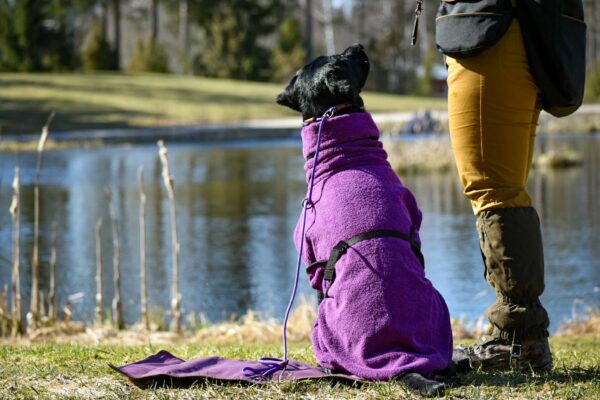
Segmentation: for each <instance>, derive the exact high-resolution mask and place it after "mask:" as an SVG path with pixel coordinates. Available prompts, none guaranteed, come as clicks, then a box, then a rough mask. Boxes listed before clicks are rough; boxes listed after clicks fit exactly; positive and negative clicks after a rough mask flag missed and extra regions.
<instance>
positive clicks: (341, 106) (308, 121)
mask: <svg viewBox="0 0 600 400" xmlns="http://www.w3.org/2000/svg"><path fill="white" fill-rule="evenodd" d="M353 106H354V104H351V103H344V104H338V105H337V106H334V107H331V108H330V109H329V110H327V111H326V112H325V114H327V113H329V112H331V110H333V113H332V114H330V115H328V118H331V117H333V116H334V115H335V114H336V113H337V112H338V111H342V110H343V109H345V108H349V107H353ZM358 108H359V110H361V111H364V110H365V107H358ZM322 119H323V117H318V118H316V117H311V118H309V119H305V120H304V121H302V126H307V125H310V124H312V123H313V122H319V121H321V120H322Z"/></svg>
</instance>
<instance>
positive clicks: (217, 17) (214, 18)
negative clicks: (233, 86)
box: [195, 0, 280, 80]
mask: <svg viewBox="0 0 600 400" xmlns="http://www.w3.org/2000/svg"><path fill="white" fill-rule="evenodd" d="M203 4H204V9H203V11H204V13H203V14H202V20H203V22H204V21H205V24H204V29H205V33H206V38H205V41H204V43H203V46H202V50H201V52H200V54H199V55H198V57H197V59H196V63H195V64H196V70H197V71H198V72H199V73H202V74H205V75H208V76H215V77H220V78H236V79H249V80H268V79H270V73H271V71H270V67H271V66H270V59H271V58H270V52H269V50H267V49H266V48H265V47H264V46H263V45H262V44H261V39H263V38H265V37H267V36H268V35H270V34H271V33H273V31H274V30H275V28H276V26H277V18H276V16H277V13H276V11H277V9H278V6H279V4H280V1H279V0H265V1H252V0H237V1H236V0H223V1H220V2H212V1H206V2H203ZM196 10H198V8H196Z"/></svg>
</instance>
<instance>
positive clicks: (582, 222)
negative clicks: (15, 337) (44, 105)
mask: <svg viewBox="0 0 600 400" xmlns="http://www.w3.org/2000/svg"><path fill="white" fill-rule="evenodd" d="M552 140H553V141H560V142H561V143H563V142H568V143H569V145H570V146H571V147H575V148H576V149H577V150H578V151H579V152H580V153H581V154H582V155H583V156H584V158H585V167H583V168H577V169H571V170H563V171H552V172H543V173H542V172H539V171H535V172H534V173H533V174H532V177H531V179H530V191H531V193H532V195H533V198H534V201H535V203H536V207H538V209H539V211H540V214H541V215H542V217H543V221H544V225H543V229H544V236H545V254H546V271H547V277H546V284H547V289H546V293H545V295H544V298H543V300H544V302H545V304H546V305H547V307H548V309H549V312H550V315H551V318H552V321H553V328H555V327H556V326H557V323H558V322H560V321H562V320H564V319H565V318H567V317H569V316H570V315H571V313H572V308H573V300H574V299H575V298H576V297H580V298H582V299H584V301H585V303H586V304H589V305H596V306H597V305H598V304H599V303H600V302H599V298H600V294H599V293H598V292H597V291H596V292H594V287H598V286H600V268H599V267H600V248H599V246H598V244H599V243H598V240H597V237H598V235H599V234H600V210H599V207H598V205H599V204H600V173H599V171H600V169H599V167H600V165H599V164H600V156H599V154H600V140H599V139H598V138H593V137H579V136H577V137H573V136H570V137H568V138H558V139H552ZM540 145H541V146H551V145H553V143H548V141H547V139H546V140H544V139H542V140H540ZM156 153H157V152H156V147H155V146H151V145H147V146H146V145H144V146H135V147H132V148H106V149H102V150H86V151H62V152H54V153H48V154H46V155H45V158H44V170H43V173H42V182H43V187H42V189H41V196H42V202H41V228H42V243H41V259H42V273H43V276H42V282H43V284H42V287H43V288H44V289H47V284H48V276H47V275H48V271H47V270H48V268H47V265H48V261H49V254H50V249H49V245H50V243H49V240H50V229H51V225H52V222H53V221H57V222H58V225H59V240H58V242H59V246H58V256H59V264H58V294H57V298H58V302H59V304H64V303H65V302H66V301H67V298H68V296H69V295H70V294H73V293H76V292H83V293H84V294H85V296H84V298H83V299H82V300H81V301H80V302H78V303H76V304H75V305H74V308H75V315H74V317H75V318H77V319H82V320H87V321H90V320H92V318H93V307H94V292H95V283H94V274H95V243H94V227H95V223H96V220H97V219H98V218H103V219H104V222H105V229H104V231H103V236H102V247H103V261H104V262H103V268H104V281H105V284H104V291H105V292H104V296H105V301H106V304H105V306H106V308H107V309H108V308H109V307H110V298H111V296H112V244H111V240H112V239H111V234H110V229H108V227H109V219H108V206H107V202H106V199H105V196H104V195H103V192H102V188H103V187H104V186H108V187H109V188H110V189H111V191H112V192H113V197H114V201H115V207H116V210H117V214H118V217H119V233H120V240H121V247H122V254H121V260H122V268H123V272H122V282H123V283H122V285H123V302H124V305H125V307H124V311H125V319H126V321H127V322H128V323H132V322H134V321H135V320H137V319H138V318H139V307H138V304H139V273H138V269H139V229H138V204H139V200H138V198H139V193H138V189H137V169H138V167H139V166H140V165H142V166H143V167H144V170H145V176H146V194H147V205H146V214H147V222H146V226H147V233H146V240H147V252H148V254H147V263H148V280H149V287H148V292H149V296H150V302H151V305H152V306H154V307H160V308H163V309H168V308H169V304H170V302H169V291H170V276H171V275H170V266H171V253H170V243H171V239H170V225H169V214H168V203H167V199H166V193H165V190H164V188H163V187H162V182H161V176H160V174H161V169H160V168H161V166H160V161H159V160H158V157H157V155H156ZM169 153H170V160H171V164H172V165H171V167H172V174H173V175H174V177H175V181H176V183H175V196H176V200H177V213H178V226H179V237H180V242H181V256H180V259H181V291H182V307H183V311H184V315H185V314H188V313H192V312H193V313H203V314H205V315H206V316H207V317H208V318H209V319H210V320H213V321H215V320H221V319H226V318H228V317H229V316H230V315H231V314H233V313H237V314H241V313H244V312H245V311H246V310H247V309H248V308H253V309H257V310H261V311H264V312H265V313H266V314H268V315H273V316H281V315H282V314H283V311H284V309H285V306H286V304H287V300H288V296H289V292H290V289H291V285H292V283H293V277H294V264H295V258H296V251H295V249H294V247H293V243H292V239H291V235H292V231H293V229H294V226H295V223H296V219H297V217H298V213H299V209H300V201H301V199H302V198H303V196H304V192H305V189H306V187H305V182H304V174H303V170H302V165H303V160H302V158H301V155H300V150H299V142H296V141H278V142H255V143H248V142H243V143H242V142H240V143H237V144H231V145H228V146H225V147H223V146H221V147H217V146H216V145H206V144H177V145H175V144H171V145H169ZM0 157H1V158H0V167H1V168H2V170H1V171H2V172H1V174H0V179H1V181H0V209H1V211H0V255H1V256H2V259H1V260H0V264H1V265H2V268H0V284H1V285H2V286H4V285H5V284H8V283H9V282H10V265H9V263H7V260H9V259H10V258H11V248H10V246H11V225H10V215H9V213H8V205H9V204H10V196H11V189H10V182H11V180H12V176H13V167H14V165H15V163H16V161H17V157H16V156H15V155H7V154H2V155H1V156H0ZM18 162H19V164H20V166H21V169H22V178H23V187H22V190H21V193H22V217H21V218H22V221H23V232H22V238H23V240H22V244H23V248H22V256H23V258H22V265H23V271H22V279H23V282H22V285H21V286H22V288H23V296H24V299H28V298H29V286H30V274H31V271H30V261H29V260H30V259H31V245H30V243H31V240H32V220H33V211H32V210H33V187H32V181H33V175H34V174H33V173H34V168H35V155H34V154H21V155H19V156H18ZM403 180H404V182H405V183H406V184H407V185H408V186H409V187H410V188H411V189H412V190H413V192H414V193H415V195H416V196H417V199H418V201H419V205H420V207H421V209H422V210H423V212H424V224H423V228H422V237H423V242H424V245H423V250H424V253H425V257H426V262H427V271H428V275H429V277H430V278H431V279H432V280H433V281H434V283H435V284H436V286H437V287H438V288H439V289H440V291H441V292H442V294H443V295H444V296H445V297H446V300H447V302H448V305H449V307H450V309H451V312H452V314H453V315H455V316H466V317H468V318H472V319H475V318H478V317H479V316H480V315H481V314H482V312H483V310H485V308H486V307H487V305H488V304H489V303H490V302H491V301H492V299H493V293H492V291H491V290H490V289H489V288H488V287H487V284H486V283H485V281H484V279H483V270H482V267H481V256H480V254H479V249H478V244H477V237H476V233H475V229H474V217H473V215H472V214H471V211H470V207H469V204H468V202H467V201H466V200H465V199H464V197H463V196H462V193H461V188H460V185H459V183H458V181H457V179H456V173H455V172H454V171H449V172H448V173H444V174H428V175H417V176H406V177H403ZM301 281H302V284H301V288H300V292H301V293H304V294H307V295H309V296H312V293H311V291H310V289H309V288H308V285H307V283H306V280H305V279H302V280H301ZM26 303H27V302H26Z"/></svg>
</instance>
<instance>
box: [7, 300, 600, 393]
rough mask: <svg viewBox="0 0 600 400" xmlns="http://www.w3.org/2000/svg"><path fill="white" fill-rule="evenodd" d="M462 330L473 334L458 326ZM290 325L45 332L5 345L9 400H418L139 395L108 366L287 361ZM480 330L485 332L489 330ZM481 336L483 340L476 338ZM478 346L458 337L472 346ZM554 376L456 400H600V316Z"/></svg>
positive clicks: (509, 377) (344, 389)
mask: <svg viewBox="0 0 600 400" xmlns="http://www.w3.org/2000/svg"><path fill="white" fill-rule="evenodd" d="M314 318H315V307H314V305H310V304H308V303H307V302H306V301H304V302H303V303H302V304H301V305H300V306H299V307H298V308H297V309H296V310H295V311H294V312H293V313H292V317H291V319H290V325H289V326H288V328H289V329H288V338H289V339H291V343H290V358H292V359H295V360H299V361H303V362H306V363H310V364H316V360H315V359H314V356H313V352H312V347H311V344H310V342H309V335H310V330H311V327H312V321H314ZM453 331H454V333H455V335H457V336H460V335H461V332H463V333H464V332H466V333H467V335H463V337H471V333H473V332H467V331H466V330H465V329H464V326H462V327H461V323H460V321H453ZM280 332H281V325H280V323H278V322H276V321H273V320H262V321H261V319H260V318H258V316H257V315H256V314H255V313H253V312H249V313H248V314H247V315H245V316H244V317H242V318H241V319H239V320H237V321H231V322H225V323H220V324H216V325H206V326H205V325H202V326H200V327H199V328H198V329H197V330H194V331H188V332H186V333H185V334H184V335H176V334H173V333H169V332H146V331H142V330H139V329H136V328H132V329H129V330H127V331H120V332H118V331H115V330H114V329H111V328H110V327H104V328H93V327H88V328H86V327H84V326H83V325H82V324H75V325H70V324H58V326H54V327H53V328H52V329H50V330H49V331H48V332H47V333H46V334H43V332H42V330H41V331H39V332H36V334H35V335H32V336H24V337H19V338H13V339H0V360H4V362H3V363H2V364H0V399H4V398H11V399H29V398H36V399H38V398H40V399H52V398H61V399H63V398H66V399H90V398H107V399H111V398H115V399H116V398H119V399H120V398H133V399H141V398H150V399H196V398H224V399H225V398H226V399H229V398H244V399H245V398H251V399H288V398H290V399H299V398H311V399H332V398H335V399H359V398H360V399H387V398H394V399H396V398H414V396H413V395H411V394H410V393H409V392H408V391H407V390H406V388H405V387H403V386H402V385H401V384H399V383H397V382H391V383H370V384H362V385H352V384H348V383H340V382H337V383H335V382H329V381H310V382H284V383H279V384H271V385H258V384H257V385H243V384H222V383H215V382H212V383H208V382H205V381H198V382H197V383H195V384H194V385H192V387H188V388H185V389H184V388H168V387H163V386H161V387H151V388H145V389H142V388H138V387H136V386H134V385H133V384H132V383H130V382H129V381H128V380H127V379H126V378H125V377H123V376H121V375H120V374H118V373H116V372H114V371H112V370H111V369H110V368H109V367H108V366H107V364H108V363H112V364H115V365H124V364H128V363H131V362H134V361H138V360H140V359H142V358H145V357H147V356H149V355H151V354H154V353H156V352H158V351H159V350H162V349H165V350H168V351H170V352H171V353H173V354H175V355H176V356H179V357H181V358H183V359H193V358H201V357H209V356H215V355H219V356H222V357H227V358H240V359H247V360H256V359H259V358H261V357H265V356H269V357H280V356H281V345H280V343H281V335H280ZM480 333H481V332H480ZM477 335H478V334H477ZM473 341H474V340H473V339H455V343H456V344H472V343H473ZM550 345H551V347H552V351H553V354H554V367H555V368H554V369H553V370H552V372H550V373H544V374H535V375H531V374H523V373H516V372H503V373H501V372H481V371H475V372H471V373H469V374H466V375H463V376H462V379H463V383H464V385H463V386H460V387H456V388H452V389H450V390H449V391H448V393H447V398H468V399H506V398H509V399H533V398H535V399H588V398H589V399H591V398H600V314H599V313H598V310H596V309H591V310H589V315H587V314H586V316H585V318H581V319H577V320H573V321H569V322H568V323H565V324H563V325H561V327H560V328H559V333H557V335H556V336H554V337H551V338H550Z"/></svg>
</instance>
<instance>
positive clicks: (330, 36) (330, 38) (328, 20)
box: [323, 0, 335, 55]
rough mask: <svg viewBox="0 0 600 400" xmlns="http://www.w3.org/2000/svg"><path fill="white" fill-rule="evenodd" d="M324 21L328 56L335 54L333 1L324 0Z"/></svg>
mask: <svg viewBox="0 0 600 400" xmlns="http://www.w3.org/2000/svg"><path fill="white" fill-rule="evenodd" d="M323 19H324V24H325V47H326V49H327V54H328V55H331V54H335V34H334V31H333V12H332V10H331V0H323Z"/></svg>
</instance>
